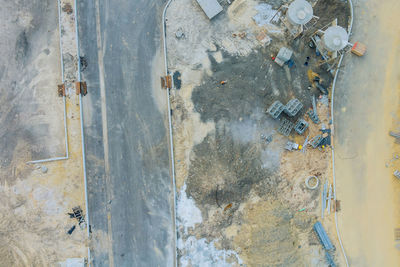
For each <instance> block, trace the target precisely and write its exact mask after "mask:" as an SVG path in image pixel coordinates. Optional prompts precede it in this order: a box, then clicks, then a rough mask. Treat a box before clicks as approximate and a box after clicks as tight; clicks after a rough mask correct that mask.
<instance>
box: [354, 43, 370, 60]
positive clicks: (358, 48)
mask: <svg viewBox="0 0 400 267" xmlns="http://www.w3.org/2000/svg"><path fill="white" fill-rule="evenodd" d="M366 51H367V46H366V45H365V44H363V43H360V42H355V43H354V45H353V47H352V48H351V52H352V53H353V54H355V55H357V56H359V57H361V56H363V55H364V54H365V52H366Z"/></svg>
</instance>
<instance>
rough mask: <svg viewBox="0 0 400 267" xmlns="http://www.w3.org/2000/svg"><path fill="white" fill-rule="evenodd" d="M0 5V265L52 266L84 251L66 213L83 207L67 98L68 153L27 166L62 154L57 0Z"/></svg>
mask: <svg viewBox="0 0 400 267" xmlns="http://www.w3.org/2000/svg"><path fill="white" fill-rule="evenodd" d="M0 6H1V8H0V17H1V20H0V21H1V24H2V29H1V30H0V40H1V41H0V55H1V58H2V59H4V60H3V61H2V62H1V63H0V103H1V112H0V125H1V127H0V129H1V130H0V134H1V139H0V140H1V142H0V153H1V168H0V174H1V175H0V181H1V182H0V201H1V203H2V205H1V207H0V259H1V260H0V266H55V265H56V263H57V262H60V261H64V260H65V259H66V258H72V257H74V258H75V257H77V258H82V257H86V254H87V248H86V229H80V228H79V226H78V225H77V222H76V220H74V219H70V218H69V216H68V214H67V213H68V212H71V209H72V207H74V206H78V205H80V206H81V207H82V209H83V210H84V209H85V205H84V194H83V193H84V191H83V180H82V165H81V159H82V154H81V143H80V127H79V106H77V101H76V99H72V98H71V99H69V100H67V124H68V139H69V153H70V154H69V157H70V159H69V160H64V161H57V162H52V163H44V164H39V165H28V164H27V163H26V162H27V161H29V160H38V159H43V158H49V157H60V156H61V157H62V156H65V145H64V144H65V143H64V142H65V139H64V122H63V101H62V98H60V97H58V95H57V84H60V83H61V68H60V47H59V40H60V39H59V38H60V37H59V30H58V11H57V2H54V1H11V2H10V1H1V4H0ZM41 167H45V170H44V171H42V169H41ZM46 169H47V171H46ZM73 225H76V226H77V229H76V230H75V231H74V232H73V233H72V235H68V234H67V231H68V230H69V229H70V228H71V227H72V226H73Z"/></svg>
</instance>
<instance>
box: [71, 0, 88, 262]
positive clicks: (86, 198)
mask: <svg viewBox="0 0 400 267" xmlns="http://www.w3.org/2000/svg"><path fill="white" fill-rule="evenodd" d="M74 6H75V9H74V11H75V13H74V16H75V40H76V57H77V61H78V62H77V65H78V69H77V78H78V81H79V82H80V81H81V57H80V52H79V34H78V7H77V5H76V0H74ZM82 107H83V105H82V94H79V114H80V115H79V116H80V118H79V120H80V124H81V141H82V142H81V143H82V167H83V181H84V186H85V206H86V224H87V227H86V230H87V236H88V239H90V218H89V201H88V188H87V176H86V152H85V135H84V131H83V108H82ZM90 263H91V258H90V245H88V266H89V267H90Z"/></svg>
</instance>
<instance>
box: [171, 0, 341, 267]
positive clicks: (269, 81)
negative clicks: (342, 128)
mask: <svg viewBox="0 0 400 267" xmlns="http://www.w3.org/2000/svg"><path fill="white" fill-rule="evenodd" d="M270 3H271V4H273V5H276V6H279V1H271V2H270ZM320 3H323V4H322V5H320V6H319V10H323V9H324V8H323V7H324V6H325V7H326V5H328V6H329V3H331V2H330V1H321V2H320ZM340 3H341V2H340ZM257 4H258V1H253V0H252V1H250V0H248V1H246V0H236V1H235V2H234V3H233V4H232V5H231V6H229V7H227V6H225V8H226V10H224V12H223V13H222V14H220V15H219V16H218V17H216V18H215V19H214V20H213V21H212V22H209V21H208V20H207V19H206V18H205V17H204V14H203V13H202V11H201V10H200V9H199V7H198V5H197V4H196V3H195V1H191V0H175V1H173V2H172V3H171V6H170V8H169V10H168V13H167V44H168V61H169V62H168V63H169V68H170V71H179V72H180V73H181V74H182V79H181V80H182V88H180V89H179V90H173V91H172V97H171V100H172V101H171V102H172V111H173V112H172V114H173V131H174V144H175V151H174V152H175V160H176V162H175V166H176V180H177V188H178V201H177V219H178V222H177V226H178V236H179V239H178V253H179V255H178V256H179V264H180V265H181V266H197V265H201V266H239V265H241V264H244V265H247V266H326V261H325V254H324V251H323V250H322V248H321V245H320V244H319V242H318V240H317V238H316V236H315V234H314V232H313V230H312V226H313V224H314V223H315V222H316V221H317V220H319V218H320V216H321V201H320V195H321V191H320V189H321V186H320V187H319V188H318V189H317V190H309V189H307V188H306V187H305V185H304V180H305V178H306V177H308V176H310V175H316V176H318V177H319V178H320V183H321V184H322V182H323V181H325V179H328V180H330V183H331V182H332V181H331V177H330V176H331V173H332V172H331V163H330V155H331V154H330V153H331V151H330V150H329V148H328V149H322V150H321V151H319V150H314V149H312V148H311V147H309V148H308V149H307V152H306V153H304V154H303V153H302V152H299V151H295V152H288V151H285V150H284V146H285V144H286V142H287V140H288V138H286V137H284V136H282V135H280V134H278V133H276V128H277V126H278V125H279V122H277V121H274V120H273V119H271V118H270V117H269V116H267V115H266V114H265V109H266V108H267V107H268V106H269V105H270V104H271V103H272V101H274V100H276V99H279V100H281V101H282V102H285V103H286V102H287V101H288V100H289V99H290V98H293V97H294V96H296V97H298V98H299V99H301V101H303V103H305V107H304V109H303V110H302V111H301V114H300V115H299V117H303V116H302V115H303V114H304V113H305V111H307V110H308V107H309V106H310V96H311V94H315V95H317V96H318V95H319V93H318V91H317V90H316V89H311V91H309V90H308V89H307V86H308V85H309V82H308V79H307V78H305V79H303V77H307V70H308V68H306V67H303V63H304V61H303V59H304V58H305V57H306V56H308V54H307V53H309V55H310V56H311V58H313V56H314V57H315V53H313V52H311V50H310V49H308V48H304V44H303V43H301V42H297V43H296V44H287V43H285V41H287V40H284V38H283V32H282V30H281V29H280V28H277V27H275V28H274V27H273V26H272V25H268V26H267V27H266V28H264V27H261V26H259V25H256V24H255V22H254V21H253V19H252V17H253V16H254V15H256V14H257V11H256V9H255V6H256V5H257ZM341 4H343V3H341ZM329 7H331V6H329ZM331 9H332V7H331ZM344 13H345V12H344ZM342 23H345V20H343V18H342ZM343 26H345V25H343ZM180 28H181V30H182V31H183V33H184V36H183V37H182V38H176V37H175V32H176V31H178V30H179V29H180ZM264 30H265V31H267V32H268V34H269V36H270V38H271V40H270V41H271V43H270V44H266V43H263V42H260V41H258V40H257V38H256V37H257V35H258V34H259V33H260V31H264ZM242 31H245V32H246V37H245V38H238V37H237V33H240V32H242ZM235 34H236V37H235ZM267 43H268V42H267ZM294 43H295V42H294ZM283 44H286V45H288V46H290V45H294V47H296V49H295V56H294V59H295V62H296V64H297V67H295V68H293V69H291V70H290V69H288V68H280V67H278V66H277V65H276V64H275V63H272V61H271V58H270V55H271V54H273V53H276V51H277V50H279V47H280V46H282V45H283ZM302 45H303V46H302ZM298 47H302V48H303V50H301V49H299V50H300V51H301V52H299V51H298V50H297V48H298ZM306 49H308V50H306ZM313 60H314V58H313ZM314 64H317V62H316V60H315V62H312V63H311V64H310V65H312V66H313V67H314ZM314 68H315V67H314ZM224 79H226V80H227V84H226V85H222V86H221V85H220V81H222V80H224ZM327 83H329V78H328V77H327ZM325 100H326V101H318V110H319V115H320V119H321V120H322V122H323V123H324V124H325V126H328V124H329V115H328V114H329V101H327V98H326V99H325ZM322 102H324V103H322ZM304 118H305V119H307V120H308V121H309V119H308V116H307V117H304ZM296 119H297V118H296ZM292 120H294V119H293V118H292ZM309 122H310V128H309V129H308V130H307V131H306V133H305V134H304V135H303V136H299V135H297V134H293V135H291V136H290V137H289V139H290V140H293V141H296V142H298V143H299V144H303V142H304V139H305V137H306V136H307V135H310V139H311V138H312V137H314V136H315V135H317V134H319V133H320V132H319V129H320V127H321V125H315V124H313V123H312V122H311V121H309ZM261 134H266V135H269V134H273V141H272V143H270V144H268V145H266V144H265V143H263V142H262V141H260V135H261ZM324 226H325V227H326V229H327V230H328V235H329V236H330V238H331V240H332V242H333V243H334V245H335V246H336V247H337V248H338V247H339V244H338V240H337V239H336V238H335V234H334V233H335V227H334V220H333V215H332V214H331V215H330V216H329V217H327V219H325V221H324ZM338 252H339V251H338V250H336V252H334V253H333V254H334V256H335V260H336V262H338V261H339V258H338V257H337V255H338V254H337V253H338ZM266 255H268V256H266ZM340 263H341V262H340Z"/></svg>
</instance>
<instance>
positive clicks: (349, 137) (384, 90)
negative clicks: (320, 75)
mask: <svg viewBox="0 0 400 267" xmlns="http://www.w3.org/2000/svg"><path fill="white" fill-rule="evenodd" d="M353 2H354V5H355V11H354V14H355V20H354V28H353V32H354V34H353V36H352V38H351V41H352V42H354V41H360V42H363V43H365V44H367V46H368V51H367V53H366V55H365V56H364V57H363V58H357V57H355V56H352V55H348V56H346V60H345V61H344V65H345V67H344V68H343V72H342V73H340V74H339V75H340V76H339V82H338V84H337V88H336V93H337V98H336V100H335V101H336V108H335V119H336V137H335V140H336V141H335V143H336V144H337V145H336V171H337V173H336V176H337V177H336V178H337V197H338V199H340V200H341V201H342V207H343V210H342V212H340V213H339V229H340V231H341V233H342V239H343V243H344V247H345V249H346V252H347V256H348V258H349V263H350V266H399V265H400V256H399V255H400V254H399V250H398V249H396V248H395V246H396V244H397V243H396V242H395V229H396V228H399V227H400V216H399V215H400V214H399V204H400V194H399V192H400V183H399V180H398V179H395V178H394V176H393V175H392V173H393V171H394V170H395V169H399V168H400V161H399V160H398V155H399V152H400V149H399V145H398V144H394V138H392V137H389V135H388V132H389V131H390V130H393V131H399V130H400V128H399V123H400V117H399V115H400V114H399V106H400V105H399V104H400V103H399V97H400V78H399V77H400V76H399V75H400V65H399V61H400V39H399V36H400V30H399V27H398V24H399V17H398V14H399V13H400V4H399V2H398V1H396V0H392V1H384V2H382V1H375V0H370V1H353ZM397 246H398V244H397Z"/></svg>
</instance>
